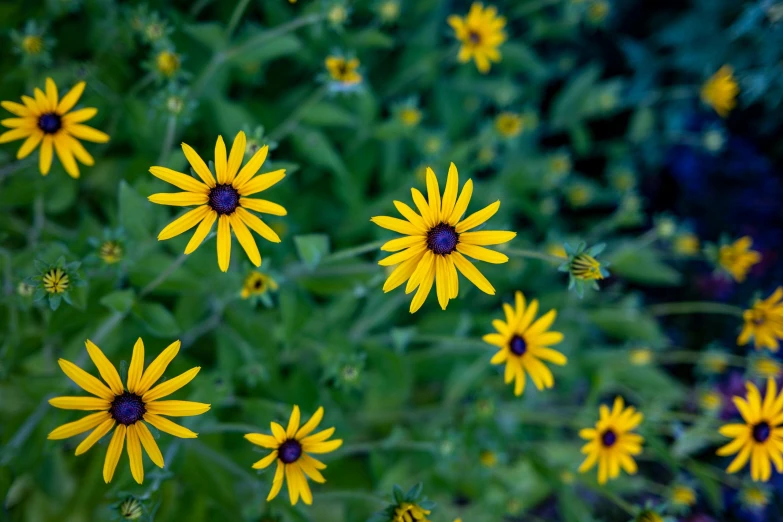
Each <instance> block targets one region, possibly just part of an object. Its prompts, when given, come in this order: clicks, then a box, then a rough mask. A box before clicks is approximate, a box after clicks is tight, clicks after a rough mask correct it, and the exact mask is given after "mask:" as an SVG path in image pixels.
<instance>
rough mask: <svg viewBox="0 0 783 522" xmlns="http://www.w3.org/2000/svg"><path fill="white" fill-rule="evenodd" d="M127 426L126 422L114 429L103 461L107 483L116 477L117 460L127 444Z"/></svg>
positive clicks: (104, 478)
mask: <svg viewBox="0 0 783 522" xmlns="http://www.w3.org/2000/svg"><path fill="white" fill-rule="evenodd" d="M126 431H127V430H126V428H125V425H124V424H119V425H118V426H117V429H115V430H114V435H112V438H111V442H109V447H108V448H107V449H106V460H104V461H103V481H104V482H106V483H107V484H108V483H109V482H111V479H112V477H114V470H115V469H116V468H117V462H119V460H120V455H122V447H123V446H124V445H125V432H126Z"/></svg>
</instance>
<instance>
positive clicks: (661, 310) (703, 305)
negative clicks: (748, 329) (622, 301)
mask: <svg viewBox="0 0 783 522" xmlns="http://www.w3.org/2000/svg"><path fill="white" fill-rule="evenodd" d="M647 311H648V312H649V313H650V314H651V315H654V316H658V317H660V316H663V315H680V314H686V315H687V314H724V315H733V316H735V317H742V313H743V310H742V308H740V307H738V306H734V305H729V304H725V303H715V302H710V301H684V302H681V303H662V304H657V305H652V306H650V307H648V308H647Z"/></svg>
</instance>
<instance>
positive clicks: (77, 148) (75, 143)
mask: <svg viewBox="0 0 783 522" xmlns="http://www.w3.org/2000/svg"><path fill="white" fill-rule="evenodd" d="M58 139H59V140H61V141H63V142H64V143H65V144H66V145H67V146H68V148H69V149H71V153H72V154H73V156H74V157H75V158H76V159H77V161H80V162H81V163H82V164H84V165H87V166H88V167H91V166H93V165H95V159H94V158H93V157H92V155H91V154H90V153H89V152H87V149H85V148H84V146H83V145H82V144H81V142H80V141H79V140H77V139H76V138H72V137H71V136H69V135H68V134H62V135H60V136H59V137H58Z"/></svg>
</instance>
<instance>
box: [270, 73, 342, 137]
mask: <svg viewBox="0 0 783 522" xmlns="http://www.w3.org/2000/svg"><path fill="white" fill-rule="evenodd" d="M327 90H328V88H327V86H326V85H323V86H321V87H319V88H318V89H315V90H314V91H313V93H312V94H311V95H310V96H309V97H308V98H307V99H306V100H305V101H303V102H302V103H300V104H299V105H298V106H297V108H296V110H295V111H293V112H292V113H291V114H290V116H288V118H286V120H285V121H283V123H281V124H280V125H279V126H278V127H277V128H276V129H275V130H274V131H272V132H271V133H270V134H269V139H270V140H272V141H280V140H282V139H283V138H285V137H286V136H287V135H288V134H289V133H290V132H291V131H292V130H294V129H295V128H296V124H297V123H299V120H300V119H302V116H304V114H305V113H306V111H308V110H309V109H310V107H312V106H313V105H315V104H316V103H318V102H319V101H321V98H323V97H324V94H326V92H327Z"/></svg>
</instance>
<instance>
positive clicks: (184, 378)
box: [141, 366, 206, 411]
mask: <svg viewBox="0 0 783 522" xmlns="http://www.w3.org/2000/svg"><path fill="white" fill-rule="evenodd" d="M199 370H201V367H200V366H196V367H195V368H191V369H190V370H188V371H186V372H184V373H181V374H179V375H177V376H176V377H174V378H173V379H168V380H166V381H163V382H162V383H160V384H158V385H157V386H155V387H154V388H152V389H151V390H149V391H147V392H145V393H144V395H142V397H141V399H142V400H143V401H144V402H152V401H156V400H158V399H160V398H162V397H166V396H168V395H171V394H172V393H174V392H175V391H177V390H179V389H180V388H182V387H183V386H185V385H186V384H188V383H189V382H190V381H192V380H193V378H194V377H195V376H196V375H197V374H198V372H199ZM205 411H206V410H205Z"/></svg>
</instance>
